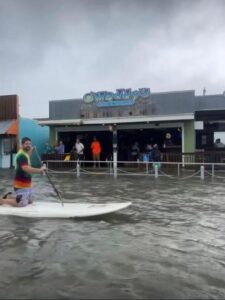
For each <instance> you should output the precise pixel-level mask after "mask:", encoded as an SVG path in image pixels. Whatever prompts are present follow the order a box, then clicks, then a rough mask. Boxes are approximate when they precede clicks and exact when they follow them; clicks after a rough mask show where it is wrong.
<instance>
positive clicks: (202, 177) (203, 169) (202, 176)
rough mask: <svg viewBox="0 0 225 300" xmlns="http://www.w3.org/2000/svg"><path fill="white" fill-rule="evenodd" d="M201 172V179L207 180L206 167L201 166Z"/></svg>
mask: <svg viewBox="0 0 225 300" xmlns="http://www.w3.org/2000/svg"><path fill="white" fill-rule="evenodd" d="M200 172H201V179H204V178H205V167H204V166H201V168H200Z"/></svg>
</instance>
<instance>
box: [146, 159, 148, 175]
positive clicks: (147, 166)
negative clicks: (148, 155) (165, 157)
mask: <svg viewBox="0 0 225 300" xmlns="http://www.w3.org/2000/svg"><path fill="white" fill-rule="evenodd" d="M146 174H148V162H146Z"/></svg>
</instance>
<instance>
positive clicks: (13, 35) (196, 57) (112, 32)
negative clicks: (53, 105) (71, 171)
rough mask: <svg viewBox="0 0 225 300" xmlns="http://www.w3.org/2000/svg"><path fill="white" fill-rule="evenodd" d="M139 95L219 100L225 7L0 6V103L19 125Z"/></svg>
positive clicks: (20, 0)
mask: <svg viewBox="0 0 225 300" xmlns="http://www.w3.org/2000/svg"><path fill="white" fill-rule="evenodd" d="M141 87H149V88H150V89H151V92H153V93H156V92H166V91H179V90H190V89H191V90H195V93H196V95H200V94H202V91H203V87H206V93H207V94H221V93H223V91H224V90H225V1H224V0H221V1H220V0H212V1H208V0H204V1H198V0H192V1H185V0H178V1H177V0H174V1H173V0H155V1H152V0H149V1H148V0H144V1H143V0H120V1H117V0H80V1H79V0H0V95H7V94H17V95H18V96H19V99H20V114H21V115H22V116H23V117H29V118H33V117H48V116H49V100H60V99H71V98H82V97H83V95H84V94H85V93H88V92H90V91H94V92H97V91H102V90H107V91H112V92H115V91H116V89H117V88H132V89H133V90H134V89H137V88H141Z"/></svg>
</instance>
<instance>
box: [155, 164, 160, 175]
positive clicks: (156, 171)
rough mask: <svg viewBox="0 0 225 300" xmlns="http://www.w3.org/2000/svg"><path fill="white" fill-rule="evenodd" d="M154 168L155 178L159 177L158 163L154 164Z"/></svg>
mask: <svg viewBox="0 0 225 300" xmlns="http://www.w3.org/2000/svg"><path fill="white" fill-rule="evenodd" d="M154 170H155V178H158V177H159V169H158V165H156V164H155V165H154Z"/></svg>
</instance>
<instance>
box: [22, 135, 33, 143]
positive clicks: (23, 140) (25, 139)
mask: <svg viewBox="0 0 225 300" xmlns="http://www.w3.org/2000/svg"><path fill="white" fill-rule="evenodd" d="M27 141H29V142H31V139H29V138H28V137H24V138H22V141H21V142H22V144H25V143H26V142H27Z"/></svg>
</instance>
